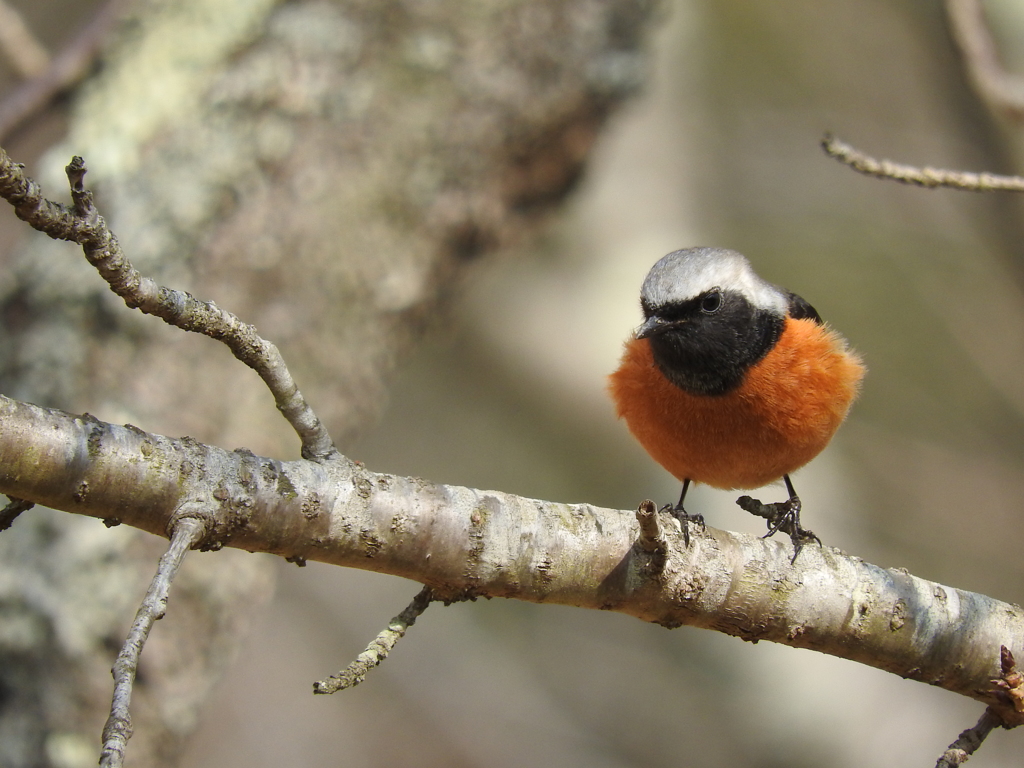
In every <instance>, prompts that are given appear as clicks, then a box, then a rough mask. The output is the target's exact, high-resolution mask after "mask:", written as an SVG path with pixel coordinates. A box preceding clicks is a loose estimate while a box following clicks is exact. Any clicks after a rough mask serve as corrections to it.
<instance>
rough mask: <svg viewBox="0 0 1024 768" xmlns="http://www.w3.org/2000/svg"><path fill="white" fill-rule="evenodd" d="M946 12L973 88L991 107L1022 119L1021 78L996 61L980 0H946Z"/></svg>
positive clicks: (1023, 97) (1023, 89)
mask: <svg viewBox="0 0 1024 768" xmlns="http://www.w3.org/2000/svg"><path fill="white" fill-rule="evenodd" d="M946 15H947V16H948V17H949V22H950V27H951V30H952V33H953V39H954V40H955V41H956V43H957V45H958V46H959V48H960V53H961V54H962V55H963V57H964V63H965V64H966V66H967V73H968V75H969V76H970V78H971V82H972V83H973V85H974V88H975V90H976V91H977V92H978V94H979V95H980V96H981V97H982V98H983V99H985V100H986V101H987V102H988V103H989V104H990V105H991V106H992V107H994V108H996V109H999V110H1001V111H1003V112H1005V113H1006V114H1007V115H1008V116H1009V117H1012V118H1013V119H1015V120H1021V119H1024V80H1022V79H1021V78H1019V77H1016V76H1015V75H1012V74H1010V73H1009V72H1007V71H1006V69H1005V68H1004V67H1003V65H1002V63H1001V62H1000V61H999V52H998V51H997V50H996V44H995V41H994V40H993V39H992V33H991V31H990V30H989V25H988V24H987V23H986V21H985V13H984V9H983V8H982V7H981V2H979V0H946Z"/></svg>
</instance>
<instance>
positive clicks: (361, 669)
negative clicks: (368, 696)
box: [313, 587, 434, 694]
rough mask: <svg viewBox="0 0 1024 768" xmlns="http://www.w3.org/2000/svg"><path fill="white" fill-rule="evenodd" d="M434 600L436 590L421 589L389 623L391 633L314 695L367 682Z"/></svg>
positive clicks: (386, 632)
mask: <svg viewBox="0 0 1024 768" xmlns="http://www.w3.org/2000/svg"><path fill="white" fill-rule="evenodd" d="M433 600H434V590H432V589H431V588H430V587H424V588H423V589H421V590H420V592H419V594H417V595H416V597H415V598H413V601H412V602H411V603H409V605H407V606H406V607H405V610H403V611H402V612H401V613H400V614H398V615H397V616H395V618H393V619H392V620H391V621H389V622H388V626H387V629H385V630H383V631H382V632H380V633H379V634H378V635H377V637H375V638H374V639H373V642H371V643H370V644H369V645H368V646H367V647H366V650H365V651H363V652H362V653H360V654H359V656H357V657H356V660H355V661H353V662H352V663H351V664H349V665H348V666H347V667H345V669H343V670H341V671H340V672H338V673H337V674H336V675H331V676H330V677H329V678H327V679H326V680H318V681H317V682H315V683H313V693H324V694H326V693H337V692H338V691H344V690H346V689H348V688H352V687H353V686H356V685H359V684H360V683H361V682H363V680H365V679H366V673H367V672H369V671H370V670H371V669H373V668H374V667H376V666H379V665H380V663H381V662H382V661H384V659H386V658H387V657H388V654H389V653H391V651H392V649H393V648H394V647H395V645H396V644H397V643H398V641H399V640H401V639H402V638H403V637H405V633H406V631H407V630H408V629H409V627H411V626H412V625H413V624H415V623H416V619H418V618H419V617H420V616H421V615H422V614H423V612H424V611H425V610H427V608H428V607H429V606H430V604H431V603H432V602H433Z"/></svg>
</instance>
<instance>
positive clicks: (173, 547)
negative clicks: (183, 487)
mask: <svg viewBox="0 0 1024 768" xmlns="http://www.w3.org/2000/svg"><path fill="white" fill-rule="evenodd" d="M205 534H206V524H205V522H204V521H203V520H202V519H200V518H198V517H182V518H180V519H179V520H178V522H177V524H176V525H175V526H174V530H173V532H172V533H171V543H170V545H169V546H168V547H167V551H166V552H165V553H164V556H163V557H161V558H160V565H159V566H158V567H157V571H156V575H155V576H154V577H153V581H152V583H151V584H150V585H149V590H148V591H147V592H146V597H145V598H143V600H142V605H140V606H139V611H138V613H136V614H135V621H134V622H132V628H131V630H129V632H128V637H127V638H126V639H125V641H124V645H123V646H122V648H121V652H120V653H119V654H118V655H117V661H115V662H114V668H113V669H112V670H111V673H112V674H113V676H114V696H113V702H112V703H111V707H110V717H108V718H107V723H106V725H104V726H103V751H102V752H101V753H100V765H101V766H106V767H108V768H119V766H121V765H123V763H124V752H125V748H126V747H127V746H128V739H130V738H131V736H132V718H131V714H130V712H129V709H128V707H129V704H130V703H131V698H132V687H133V685H134V682H135V673H136V672H137V671H138V668H139V656H140V655H141V653H142V647H143V646H144V645H145V644H146V638H147V637H149V631H150V630H151V629H152V628H153V622H155V621H157V620H158V619H162V618H163V616H164V613H165V612H166V610H167V594H168V592H169V591H170V588H171V582H172V581H173V580H174V576H175V574H176V573H177V572H178V567H179V566H180V565H181V563H182V560H184V559H185V555H186V554H188V551H189V550H190V549H192V547H193V546H195V545H196V544H198V543H199V541H200V540H201V539H202V538H203V536H204V535H205Z"/></svg>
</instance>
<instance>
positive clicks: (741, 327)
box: [644, 291, 786, 396]
mask: <svg viewBox="0 0 1024 768" xmlns="http://www.w3.org/2000/svg"><path fill="white" fill-rule="evenodd" d="M705 298H706V294H702V295H700V296H697V297H695V298H693V299H688V300H686V301H682V302H672V303H670V304H666V305H663V306H659V307H646V306H645V307H644V314H645V315H646V316H647V318H648V319H650V318H651V317H656V318H658V319H659V320H660V321H661V322H662V325H661V326H660V327H657V328H656V329H654V330H653V331H652V332H650V333H648V334H646V336H647V339H648V341H649V342H650V345H651V352H652V353H653V355H654V362H655V364H656V365H657V366H658V369H659V370H660V371H661V372H662V374H664V376H665V378H667V379H668V380H669V381H671V382H672V383H673V384H675V385H676V386H677V387H679V388H680V389H683V390H685V391H686V392H689V393H691V394H695V395H706V396H720V395H725V394H728V393H729V392H731V391H732V390H734V389H736V388H737V387H739V386H740V384H742V383H743V377H744V376H745V375H746V372H747V371H748V370H749V369H750V367H751V366H752V365H754V364H755V363H757V362H758V361H759V360H761V359H762V358H764V356H765V355H767V354H768V353H769V352H770V351H771V349H772V347H774V346H775V343H776V342H777V341H778V340H779V337H780V336H781V335H782V331H783V329H784V328H785V324H786V318H785V317H784V316H782V315H779V314H777V313H774V312H771V311H768V310H763V309H758V308H757V307H754V306H753V305H752V304H751V303H750V302H749V301H748V300H747V299H746V297H744V296H742V295H741V294H738V293H734V292H731V291H726V292H723V293H722V301H721V304H720V306H719V307H718V308H717V309H716V311H714V312H706V311H704V310H702V308H701V307H702V303H703V304H704V306H707V304H706V303H704V299H705Z"/></svg>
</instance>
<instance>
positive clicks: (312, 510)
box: [0, 398, 1024, 723]
mask: <svg viewBox="0 0 1024 768" xmlns="http://www.w3.org/2000/svg"><path fill="white" fill-rule="evenodd" d="M0 423H3V424H4V430H3V434H2V435H0V492H2V493H9V494H12V495H14V496H16V497H18V498H22V499H27V500H30V501H35V502H37V503H41V504H45V505H47V506H50V507H53V508H56V509H62V510H66V511H69V512H76V513H80V514H86V515H92V516H95V517H102V518H106V519H108V520H109V518H111V517H116V519H117V521H118V522H122V523H126V524H129V525H133V526H136V527H138V528H141V529H143V530H147V531H150V532H152V533H156V534H159V535H163V536H166V535H167V530H168V526H169V524H170V523H171V522H172V521H173V519H174V514H175V510H177V509H178V507H179V506H180V504H181V503H183V502H184V501H186V500H210V505H209V509H210V513H209V514H210V519H209V520H207V521H206V523H207V530H208V535H207V538H206V539H204V546H212V547H219V546H232V547H239V548H242V549H246V550H249V551H252V552H270V553H273V554H277V555H281V556H284V557H289V558H292V559H298V558H301V559H306V560H319V561H321V562H326V563H333V564H335V565H342V566H348V567H355V568H362V569H366V570H373V571H378V572H382V573H390V574H394V575H397V576H403V577H406V578H409V579H413V580H415V581H419V582H421V583H423V584H426V585H427V586H430V587H431V588H432V589H433V591H434V594H435V595H436V596H437V597H438V598H439V599H458V598H462V597H472V596H488V597H508V598H515V599H519V600H527V601H531V602H538V603H560V604H566V605H575V606H580V607H584V608H595V609H602V610H614V611H619V612H622V613H626V614H629V615H632V616H635V617H637V618H640V619H643V620H645V621H650V622H655V623H658V624H662V625H663V626H666V627H677V626H680V625H683V624H686V625H690V626H698V627H704V628H708V629H715V630H718V631H721V632H725V633H727V634H730V635H736V636H739V637H742V638H744V639H746V640H771V641H774V642H778V643H783V644H786V645H790V646H794V647H799V648H811V649H814V650H817V651H821V652H823V653H828V654H832V655H835V656H839V657H842V658H847V659H852V660H854V661H859V662H861V663H864V664H868V665H871V666H875V667H878V668H881V669H884V670H887V671H889V672H893V673H895V674H898V675H901V676H903V677H907V678H911V679H914V680H919V681H921V682H926V683H930V684H932V685H937V686H939V687H942V688H945V689H947V690H950V691H954V692H956V693H960V694H963V695H965V696H970V697H972V698H975V699H978V700H980V701H983V702H985V703H986V704H989V705H992V706H994V707H996V708H997V709H998V711H999V714H1000V716H1001V717H1003V719H1004V722H1007V723H1015V722H1018V721H1019V718H1020V715H1018V714H1016V713H1015V712H1014V711H1013V708H1012V707H1009V706H1007V704H1006V702H1005V700H1004V699H1001V698H1000V697H999V696H998V695H997V694H996V693H995V692H994V690H993V686H992V684H991V680H993V679H996V678H998V677H1000V674H1001V667H1000V648H1001V646H1003V645H1005V646H1007V647H1008V648H1009V649H1010V651H1012V652H1013V653H1014V654H1015V655H1016V656H1018V657H1021V656H1022V654H1024V646H1022V644H1021V643H1022V642H1024V640H1022V638H1024V610H1022V609H1021V608H1019V607H1016V606H1012V605H1008V604H1005V603H1001V602H999V601H997V600H993V599H991V598H989V597H986V596H984V595H979V594H974V593H971V592H965V591H962V590H958V589H952V588H950V587H944V586H941V585H939V584H935V583H933V582H928V581H925V580H923V579H918V578H916V577H914V576H911V575H910V574H908V573H906V572H904V571H901V570H885V569H882V568H879V567H877V566H874V565H870V564H868V563H865V562H863V561H861V560H859V559H857V558H853V557H850V556H848V555H846V554H844V553H842V552H840V551H838V550H836V549H832V548H829V547H818V546H807V547H805V548H804V551H803V552H802V553H801V556H800V558H799V559H798V560H797V562H796V564H795V565H791V564H790V558H791V553H792V549H791V546H790V545H789V544H788V543H783V542H776V541H766V540H763V539H758V538H754V537H752V536H745V535H740V534H734V533H730V532H727V531H721V530H716V529H713V528H707V530H706V531H704V532H702V533H696V532H693V531H691V538H692V541H691V544H690V546H689V547H686V546H685V544H684V537H683V534H682V532H681V530H680V529H679V526H678V524H677V523H676V522H675V521H674V518H672V517H671V516H670V515H668V514H663V515H661V516H660V528H661V530H662V533H663V540H664V542H665V551H664V552H654V553H653V554H652V553H650V552H648V551H647V550H646V549H645V548H644V546H643V545H642V542H638V537H639V534H640V532H639V525H638V523H637V520H636V513H635V512H625V511H617V510H608V509H599V508H596V507H592V506H589V505H585V504H583V505H570V504H558V503H553V502H546V501H537V500H533V499H526V498H521V497H517V496H512V495H510V494H504V493H498V492H494V491H478V490H473V489H470V488H460V487H457V486H450V485H438V484H432V483H427V482H425V481H422V480H418V479H413V478H404V477H395V476H392V475H386V474H378V473H374V472H370V471H369V470H367V469H365V468H363V467H361V466H359V465H357V464H355V463H354V462H351V461H349V460H347V459H345V458H343V457H339V458H337V459H335V460H331V461H321V462H312V461H294V462H279V461H275V460H273V459H267V458H262V457H259V456H255V455H253V454H252V453H249V452H247V451H241V450H239V451H230V452H229V451H225V450H222V449H219V448H215V447H211V446H207V445H202V444H200V443H198V442H196V441H194V440H191V439H189V438H182V439H180V440H174V439H171V438H167V437H161V436H158V435H151V434H147V433H145V432H142V431H141V430H138V429H136V428H134V427H118V426H113V425H110V424H105V423H102V422H99V421H96V420H95V419H93V418H92V417H89V416H82V417H75V416H71V415H69V414H66V413H63V412H60V411H53V410H46V409H43V408H39V407H37V406H32V405H27V404H23V403H19V402H16V401H13V400H10V399H6V398H0ZM695 533H696V535H695Z"/></svg>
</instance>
